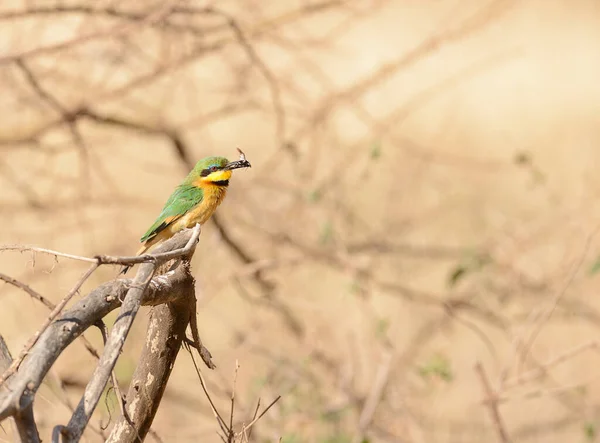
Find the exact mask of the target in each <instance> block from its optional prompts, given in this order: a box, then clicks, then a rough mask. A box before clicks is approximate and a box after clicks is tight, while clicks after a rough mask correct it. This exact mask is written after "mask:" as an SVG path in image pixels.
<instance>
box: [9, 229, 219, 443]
mask: <svg viewBox="0 0 600 443" xmlns="http://www.w3.org/2000/svg"><path fill="white" fill-rule="evenodd" d="M199 234H200V226H199V225H197V226H196V227H195V228H194V229H193V230H186V231H184V232H182V233H179V234H178V235H176V236H174V237H173V238H172V239H170V240H168V241H166V242H165V243H163V244H161V245H160V246H158V247H157V248H156V254H154V256H153V258H152V260H151V261H149V262H148V259H146V260H145V261H147V263H145V264H142V265H141V267H140V270H139V271H138V273H137V275H136V277H135V279H134V280H133V281H131V280H129V279H122V280H114V281H112V282H109V283H106V284H104V285H101V286H100V287H98V288H97V289H95V290H94V291H92V292H91V293H90V294H89V295H88V296H86V297H84V298H83V299H81V300H80V301H79V302H77V303H76V304H75V305H74V306H73V307H72V308H71V309H69V310H67V311H64V312H62V307H64V305H65V304H66V300H68V298H69V295H71V293H69V295H68V296H67V297H65V299H63V301H62V302H61V303H60V304H59V305H57V306H56V307H55V308H54V310H53V311H52V314H51V316H50V317H49V320H48V321H47V322H46V324H45V325H44V327H42V328H41V329H40V331H38V332H37V333H36V334H35V335H34V338H35V340H34V339H32V340H31V341H30V343H29V344H28V346H27V347H26V348H25V350H26V351H24V352H22V356H21V360H22V363H21V364H20V366H19V365H18V364H15V363H14V362H13V364H12V365H11V368H13V369H12V370H6V371H5V373H4V377H5V378H6V380H5V383H4V384H3V385H2V390H1V391H0V420H2V419H5V418H7V417H9V416H13V417H21V416H23V415H24V414H25V413H26V411H27V410H29V409H30V408H31V406H32V404H33V400H34V397H35V394H36V391H37V389H38V388H39V386H40V384H41V382H42V380H43V379H44V377H45V375H46V373H47V372H48V370H49V369H50V368H51V366H52V365H53V363H54V362H55V361H56V359H57V358H58V356H59V355H60V354H61V353H62V351H63V350H64V349H65V348H66V346H67V345H68V344H69V343H71V342H72V341H73V340H74V339H75V338H77V337H78V336H79V335H81V334H82V333H83V332H84V331H85V330H86V329H87V328H89V327H90V326H92V325H94V324H97V323H98V322H99V321H101V319H102V318H103V317H104V316H105V315H106V314H107V313H108V312H110V311H111V310H113V309H115V308H116V307H118V306H119V305H121V315H120V316H119V318H118V319H117V321H116V322H115V325H114V327H113V329H112V331H111V334H110V336H109V338H108V341H107V344H106V346H105V349H104V352H103V354H102V356H101V358H100V361H99V363H98V366H97V369H96V371H95V373H94V376H93V377H92V379H91V380H90V382H89V384H88V386H87V388H86V390H85V393H84V395H83V397H82V400H81V402H80V404H79V406H78V407H77V408H76V409H75V412H74V413H73V417H72V418H71V420H70V422H69V424H68V425H67V426H66V427H62V426H59V427H57V428H56V429H55V432H54V435H55V438H58V437H57V436H58V435H62V437H63V441H78V440H79V438H80V436H81V435H82V433H83V431H84V429H85V427H86V426H87V423H88V421H89V418H90V417H91V414H92V413H93V411H94V409H95V407H96V405H97V403H98V400H99V398H100V395H101V393H102V391H103V389H104V387H105V386H106V383H107V382H108V379H109V377H110V376H111V373H112V369H113V367H114V364H115V362H116V359H117V358H118V356H119V353H120V350H121V348H122V346H123V343H124V341H125V339H126V336H127V333H128V331H129V329H130V327H131V324H132V322H133V320H134V317H135V313H136V312H137V309H139V306H141V305H142V304H145V305H153V306H154V305H164V304H165V303H167V304H168V303H171V305H170V306H171V307H170V308H167V311H165V312H166V313H167V312H172V313H173V314H172V315H176V316H177V318H179V317H181V318H180V319H178V320H177V321H176V322H175V323H173V324H174V325H175V324H176V326H177V328H178V329H177V331H178V332H176V331H174V330H172V329H171V328H165V329H162V328H161V330H160V333H161V334H167V335H165V336H164V339H165V340H164V343H165V344H167V347H168V348H169V349H171V354H170V357H171V358H172V359H171V360H164V359H162V358H158V356H154V358H151V355H153V352H150V354H151V355H150V356H148V357H147V358H148V364H147V365H146V366H145V370H146V371H148V370H149V368H152V369H154V368H155V366H156V364H159V363H158V360H162V362H163V365H164V366H163V368H164V369H163V370H162V372H161V371H159V372H160V374H159V375H160V376H158V375H157V374H158V373H157V374H154V376H156V377H157V385H156V386H157V389H158V390H156V391H155V392H154V396H153V397H152V401H153V406H151V407H149V408H147V409H144V410H143V411H142V412H140V411H139V410H135V409H133V410H132V409H131V408H129V409H128V412H129V414H130V415H132V414H133V415H135V417H136V418H140V421H139V422H136V426H139V424H140V423H145V424H144V425H143V426H142V427H140V428H137V429H136V432H134V435H135V436H140V435H145V433H147V432H148V430H149V426H150V423H151V422H152V418H153V417H154V414H155V412H156V409H157V407H158V404H159V403H160V398H161V396H162V393H163V392H164V387H165V385H166V381H167V380H168V376H169V374H170V370H171V368H172V361H173V359H174V358H175V356H176V355H177V351H178V349H179V347H180V344H181V341H182V340H183V339H184V337H185V328H186V326H187V324H188V323H189V321H190V318H191V316H192V315H194V316H195V311H193V310H192V309H193V307H194V306H195V303H192V302H191V301H190V300H195V297H194V294H193V293H194V290H193V279H192V278H191V275H190V274H189V267H188V266H187V265H183V266H179V267H177V268H176V269H175V271H170V272H169V273H167V274H165V275H161V276H158V277H155V278H152V276H153V274H154V272H155V269H156V267H157V266H158V265H160V264H161V263H163V262H165V261H167V260H170V259H173V258H176V257H188V258H189V255H190V254H192V253H193V249H194V247H195V244H196V241H197V240H198V236H199ZM46 252H48V251H46ZM105 263H110V264H127V263H132V262H131V261H130V258H127V257H125V258H124V259H123V260H120V259H119V258H117V257H99V258H98V259H97V262H96V263H94V264H93V265H92V267H91V268H90V270H88V273H86V274H85V275H84V277H85V278H87V276H89V275H88V274H90V273H91V272H90V271H93V270H94V269H96V268H97V267H98V266H100V264H105ZM85 278H82V279H81V281H80V282H78V285H76V287H78V286H80V285H81V284H82V283H83V281H84V280H85ZM28 292H29V291H28ZM72 292H73V291H72ZM177 303H183V305H182V306H183V309H182V308H176V306H178V304H177ZM59 307H60V309H59ZM158 312H161V311H158ZM192 313H193V314H192ZM157 315H159V314H158V313H157ZM169 315H171V314H169ZM151 326H152V323H151ZM155 326H156V325H155ZM181 328H183V329H181ZM150 332H151V331H149V333H150ZM154 333H157V332H156V331H155V332H154ZM194 335H195V337H197V331H196V333H195V334H194ZM169 337H175V338H176V340H175V342H173V343H171V342H170V341H169V340H171V338H169ZM153 343H154V341H153ZM195 346H196V347H197V348H199V349H200V350H201V351H202V350H203V349H204V348H203V346H202V345H201V344H198V343H195ZM152 351H153V350H152ZM144 355H146V353H145V354H143V357H142V359H143V358H144ZM161 355H162V354H161ZM206 355H208V356H210V353H208V351H205V352H204V356H206ZM208 363H211V364H212V362H211V361H210V360H209V361H208ZM208 363H207V364H208ZM153 365H154V366H153ZM159 366H160V364H159ZM209 367H210V366H209ZM15 371H16V372H15ZM132 392H133V391H131V389H130V393H129V394H128V398H127V400H128V404H131V401H132V399H131V396H132V395H133V394H132ZM147 398H149V397H147ZM143 403H144V402H142V404H143ZM136 404H139V402H137V403H136ZM136 411H137V412H136ZM124 419H125V422H127V423H128V421H127V418H126V417H124ZM119 441H130V440H119ZM131 441H134V440H131Z"/></svg>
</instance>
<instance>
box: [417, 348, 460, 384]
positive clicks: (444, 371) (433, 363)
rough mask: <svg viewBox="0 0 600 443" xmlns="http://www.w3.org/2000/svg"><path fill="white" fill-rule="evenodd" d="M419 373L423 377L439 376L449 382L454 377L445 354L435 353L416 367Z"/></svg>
mask: <svg viewBox="0 0 600 443" xmlns="http://www.w3.org/2000/svg"><path fill="white" fill-rule="evenodd" d="M418 372H419V375H421V377H423V378H427V379H429V378H433V377H436V378H439V379H441V380H443V381H445V382H451V381H452V379H453V378H454V376H453V374H452V368H451V365H450V360H448V359H447V358H446V357H445V356H443V355H440V354H436V355H434V356H432V357H431V358H430V359H429V361H428V362H427V363H425V364H423V365H422V366H420V367H419V368H418Z"/></svg>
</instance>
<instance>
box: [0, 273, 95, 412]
mask: <svg viewBox="0 0 600 443" xmlns="http://www.w3.org/2000/svg"><path fill="white" fill-rule="evenodd" d="M96 269H98V264H93V265H92V266H90V267H89V268H88V270H87V271H85V273H84V274H83V275H82V276H81V278H80V279H79V281H78V282H77V283H76V284H75V286H74V287H73V289H71V291H70V292H69V293H68V294H67V295H66V296H65V297H64V298H63V299H62V300H61V302H60V303H59V304H58V305H56V307H55V308H54V309H53V310H52V311H51V312H50V314H49V315H48V318H47V319H46V321H45V322H44V323H43V324H42V326H41V327H40V329H38V330H37V331H36V332H35V334H33V336H32V337H31V338H30V339H29V341H28V342H27V343H26V344H25V346H24V347H23V349H22V350H21V352H20V353H19V355H18V356H17V358H16V359H15V360H14V361H13V362H12V364H11V365H10V367H9V368H8V369H7V370H6V371H4V373H3V374H2V375H1V376H0V386H2V384H3V383H4V381H5V380H7V379H8V377H10V376H11V375H12V374H14V372H15V371H16V370H17V368H18V367H19V365H20V364H21V362H22V361H23V359H24V358H25V356H26V355H27V353H28V352H29V351H30V349H31V348H32V347H33V345H35V343H36V342H37V340H38V338H39V337H40V336H41V335H42V334H43V333H44V332H45V331H46V330H47V329H48V327H49V326H50V324H51V323H52V322H53V321H54V319H55V318H56V317H57V316H58V315H59V314H60V312H61V311H62V310H63V308H64V307H65V306H66V304H67V303H68V302H69V300H71V298H73V296H74V295H75V294H76V293H77V292H78V291H79V288H81V286H82V285H83V284H84V283H85V281H86V280H87V279H88V278H89V276H90V275H92V274H93V272H94V271H95V270H96ZM0 417H1V413H0Z"/></svg>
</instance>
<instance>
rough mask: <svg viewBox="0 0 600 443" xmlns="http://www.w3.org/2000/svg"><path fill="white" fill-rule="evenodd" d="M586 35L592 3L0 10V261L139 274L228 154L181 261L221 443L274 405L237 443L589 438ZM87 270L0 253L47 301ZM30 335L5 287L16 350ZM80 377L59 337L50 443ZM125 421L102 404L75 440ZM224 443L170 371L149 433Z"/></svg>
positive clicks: (120, 367) (128, 360) (593, 379)
mask: <svg viewBox="0 0 600 443" xmlns="http://www.w3.org/2000/svg"><path fill="white" fill-rule="evenodd" d="M598 42H600V7H599V6H598V2H597V0H574V1H566V0H555V1H548V0H537V1H536V0H523V1H517V0H513V1H511V0H488V1H483V0H472V1H471V0H461V1H453V0H441V1H439V0H435V1H434V0H419V1H414V0H396V1H391V0H387V1H386V0H381V1H377V0H372V1H368V0H357V1H353V0H350V1H327V0H323V1H319V0H311V1H295V2H292V1H279V2H277V1H269V2H264V1H263V2H259V1H257V0H254V1H250V0H247V1H243V2H240V1H220V2H201V1H196V0H187V1H185V0H180V1H177V0H170V1H169V0H167V1H154V2H136V1H133V0H125V1H121V2H114V1H104V0H102V1H100V0H99V1H91V0H80V1H76V0H74V1H57V0H29V1H26V2H20V1H13V0H7V1H3V2H2V5H1V6H0V85H1V86H2V88H1V89H2V93H1V94H0V103H1V109H2V118H1V119H0V189H1V192H0V215H1V217H0V225H1V229H0V243H3V244H15V243H20V244H29V245H37V246H41V247H45V248H52V249H56V250H60V251H64V252H69V253H73V254H78V255H84V256H94V255H96V254H110V255H131V254H132V253H133V252H134V251H135V250H136V249H137V247H138V245H137V239H138V238H139V236H140V235H141V234H142V233H143V232H144V231H145V230H146V228H147V227H148V225H149V224H150V223H151V222H152V221H153V220H154V218H155V216H156V215H157V214H158V212H159V210H160V208H161V207H162V205H163V203H164V201H165V199H166V198H167V197H168V195H169V194H170V193H171V191H172V189H173V187H174V186H176V184H177V183H178V182H179V181H180V180H181V179H182V177H183V176H184V175H185V174H186V173H187V171H188V170H189V168H190V167H191V166H192V165H193V164H194V163H195V161H196V160H197V159H199V158H201V157H204V156H206V155H225V156H229V157H235V156H236V155H237V154H236V151H235V147H236V146H240V147H241V148H242V149H244V151H245V152H246V154H247V156H248V159H249V160H250V161H251V162H252V164H253V168H252V169H249V170H242V171H237V173H236V174H235V177H234V179H233V180H232V185H231V188H230V191H229V195H228V198H227V200H226V201H225V203H224V204H223V205H222V207H221V208H220V209H219V212H218V218H216V219H215V220H214V222H211V223H209V224H208V225H207V226H206V227H205V228H204V229H203V231H202V234H201V236H200V243H199V244H198V247H197V250H196V254H195V256H194V260H193V274H194V276H195V278H196V280H197V282H196V291H197V294H196V295H197V297H198V300H199V305H198V308H197V313H198V324H199V328H200V332H201V334H202V337H203V340H204V342H205V344H206V345H207V347H209V348H210V350H211V352H212V354H213V358H214V361H215V363H216V364H217V369H216V370H215V371H206V370H204V378H205V380H206V383H207V389H208V391H209V392H210V393H211V396H212V398H213V400H214V402H215V404H216V406H217V409H219V410H220V411H221V412H222V413H223V414H224V415H227V414H228V411H229V406H230V402H231V399H230V395H231V388H232V381H233V378H234V372H237V375H236V412H235V416H234V423H233V425H234V427H235V428H236V429H241V426H242V424H243V423H246V424H247V423H248V422H249V421H251V420H252V416H253V414H254V411H255V408H256V404H257V399H258V398H259V397H260V398H261V403H262V405H263V406H265V405H267V404H268V403H269V402H270V401H271V400H272V399H274V398H276V397H277V396H278V395H281V400H280V401H279V402H277V403H276V404H275V405H274V406H273V407H272V408H271V409H270V410H269V411H268V413H267V414H265V415H264V416H263V417H262V418H261V420H260V422H258V423H257V424H256V426H255V427H254V428H253V432H252V436H251V441H256V442H266V441H279V439H281V442H282V443H301V442H317V443H326V442H327V443H334V442H335V443H351V442H360V441H361V440H363V439H364V440H363V441H369V442H427V443H430V442H484V441H486V442H487V441H501V442H508V441H513V442H517V441H518V442H537V441H543V442H564V441H572V442H592V441H597V440H598V439H600V437H598V436H597V433H598V425H599V424H600V414H599V406H600V402H599V401H598V395H599V394H600V385H599V383H598V380H597V375H596V373H595V370H594V368H595V367H596V365H598V363H600V355H598V352H597V351H598V349H597V347H596V341H595V340H596V337H597V336H596V334H597V333H598V331H599V329H600V302H599V301H598V300H596V295H597V294H596V292H595V289H596V288H597V287H598V278H599V277H598V276H596V275H595V271H596V270H597V269H596V267H595V266H594V264H595V260H596V257H597V256H598V254H599V252H598V251H599V250H600V235H598V234H597V228H598V215H600V207H599V205H598V204H597V198H596V197H597V195H598V193H599V192H600V179H599V178H598V177H599V176H598V173H597V169H598V168H597V165H598V164H599V163H598V162H600V129H599V128H600V126H599V123H600V121H599V119H600V83H599V82H598V79H599V78H600V52H599V51H598ZM83 266H84V265H83V264H81V263H78V262H73V261H70V260H68V259H64V258H59V259H54V258H53V257H48V256H44V255H43V254H37V253H30V252H27V253H18V252H15V251H3V252H1V253H0V273H2V274H3V275H7V276H10V277H12V278H15V279H18V280H19V281H21V282H26V283H27V284H28V285H29V286H31V287H32V288H34V289H35V290H36V291H38V292H39V293H41V294H43V295H44V296H45V297H47V298H48V299H49V300H50V301H52V302H53V303H58V302H59V301H60V300H61V299H62V298H63V297H64V296H65V294H67V292H68V291H69V290H70V289H71V287H72V286H73V282H75V281H77V279H78V278H79V277H80V275H81V273H82V272H83V271H84V269H85V268H84V267H83ZM116 274H117V268H116V267H108V266H103V267H101V268H100V269H99V270H98V271H96V272H95V273H94V274H93V275H92V276H91V278H90V279H89V280H88V281H87V282H86V283H85V285H84V287H83V289H82V291H81V293H82V294H85V293H87V292H88V291H89V290H91V289H93V288H94V287H95V286H97V285H98V284H100V283H102V282H105V281H107V280H110V279H112V278H115V277H116ZM76 298H77V296H76ZM148 315H149V314H148V311H147V310H142V311H141V315H139V316H138V317H137V318H136V323H135V324H134V328H133V331H132V333H131V334H130V336H129V339H128V341H127V343H126V345H125V349H124V352H123V353H122V355H121V357H120V359H119V362H118V363H117V367H116V374H117V377H118V379H119V382H120V383H121V384H122V386H123V387H124V388H125V387H126V386H127V384H128V382H129V380H130V379H131V377H132V374H133V371H134V369H135V367H136V363H137V360H138V358H139V355H140V350H141V348H142V346H143V343H144V337H145V327H146V323H147V319H148ZM46 317H47V308H46V307H45V306H43V305H42V304H41V303H39V302H38V301H36V300H33V299H31V298H30V297H29V295H27V294H26V293H25V292H23V291H22V290H20V289H18V288H15V287H14V286H12V285H9V284H0V334H2V336H4V338H5V339H6V341H7V344H8V347H9V349H10V350H11V351H12V353H13V355H15V354H18V352H19V350H20V349H21V348H22V347H23V345H24V344H25V343H26V342H27V340H28V339H29V337H30V336H31V335H32V334H33V332H34V331H35V330H36V329H37V328H38V327H39V325H40V324H41V323H42V322H43V321H44V319H45V318H46ZM115 318H116V316H115V315H114V314H111V315H109V316H108V318H107V319H106V322H107V324H108V326H109V327H110V326H111V325H112V324H113V322H114V321H115ZM85 337H86V338H87V339H88V340H89V341H90V342H92V343H93V344H94V346H96V347H97V348H98V349H101V348H102V338H101V336H100V334H99V333H98V332H97V331H96V330H90V331H88V332H86V334H85ZM236 361H237V362H239V369H237V371H236V369H235V368H236ZM95 365H96V360H95V359H94V358H93V357H92V356H91V355H89V354H88V353H87V352H85V348H84V346H83V342H82V341H81V340H77V341H76V342H75V343H73V345H71V346H70V347H69V348H68V349H67V351H66V352H65V353H64V354H63V355H62V356H61V358H60V359H59V360H58V362H57V364H56V365H55V366H54V367H53V368H52V370H51V371H50V373H49V375H48V377H47V379H46V382H45V383H44V385H43V387H42V389H41V390H40V392H39V395H38V396H37V401H36V403H35V412H36V416H37V418H38V424H39V427H40V432H41V434H42V438H45V439H46V440H48V436H49V435H50V433H51V431H52V428H53V427H54V426H55V425H56V424H58V423H65V422H66V421H68V419H69V417H70V415H71V412H70V409H71V408H72V407H73V405H74V404H77V402H78V401H79V398H80V397H81V394H82V392H83V388H84V387H85V385H86V383H87V381H88V379H89V378H90V376H91V374H92V371H93V369H94V367H95ZM118 415H119V409H118V406H117V405H116V402H115V400H114V393H113V392H112V391H111V392H109V393H108V395H107V396H106V399H105V400H103V401H102V402H101V405H100V406H99V408H98V409H97V411H96V413H95V416H94V417H93V419H92V421H91V422H90V425H91V426H90V428H89V429H88V431H87V432H86V434H85V437H86V438H87V441H92V442H94V441H102V437H101V435H102V431H101V429H102V428H105V427H107V426H108V427H110V426H112V425H113V424H114V422H115V420H116V418H117V417H118ZM218 429H219V427H218V425H217V422H216V421H215V418H214V416H213V412H212V411H211V408H210V406H209V404H208V402H207V399H206V397H205V395H204V393H203V390H202V388H201V386H200V383H199V381H198V378H197V375H196V371H195V369H194V366H193V365H192V363H191V361H190V359H189V357H188V355H186V353H184V352H180V354H179V357H178V360H177V364H176V365H175V368H174V371H173V374H172V376H171V379H170V381H169V385H168V387H167V390H166V394H165V397H164V399H163V402H162V404H161V407H160V408H159V410H158V414H157V417H156V419H155V421H154V424H153V431H154V433H153V434H152V435H151V436H149V437H148V440H151V439H152V438H153V437H154V438H156V439H157V440H162V441H164V442H173V441H178V442H187V441H189V442H196V441H208V442H213V441H219V437H218V436H217V431H218ZM12 432H13V430H12V429H11V427H10V426H4V425H3V427H2V429H0V442H3V441H12V439H13V434H12Z"/></svg>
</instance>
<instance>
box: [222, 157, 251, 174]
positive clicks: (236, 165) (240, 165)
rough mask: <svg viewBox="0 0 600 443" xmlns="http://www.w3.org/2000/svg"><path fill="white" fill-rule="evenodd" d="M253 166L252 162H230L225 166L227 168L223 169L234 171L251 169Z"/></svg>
mask: <svg viewBox="0 0 600 443" xmlns="http://www.w3.org/2000/svg"><path fill="white" fill-rule="evenodd" d="M251 167H252V165H251V164H250V162H249V161H248V160H245V159H244V160H236V161H234V162H229V163H227V164H226V165H225V167H223V169H224V170H225V171H232V170H234V169H239V168H251Z"/></svg>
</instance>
